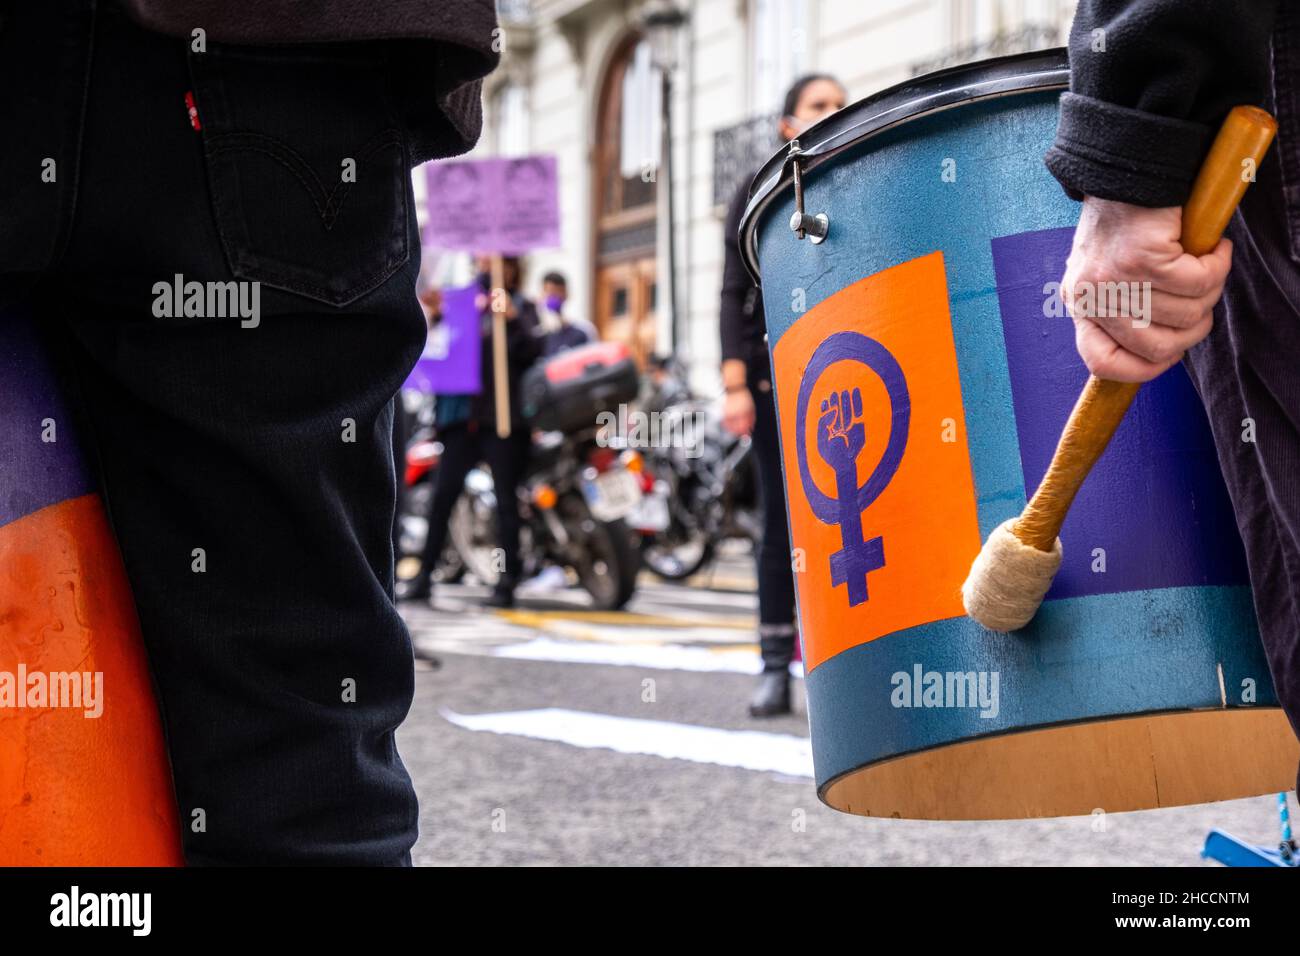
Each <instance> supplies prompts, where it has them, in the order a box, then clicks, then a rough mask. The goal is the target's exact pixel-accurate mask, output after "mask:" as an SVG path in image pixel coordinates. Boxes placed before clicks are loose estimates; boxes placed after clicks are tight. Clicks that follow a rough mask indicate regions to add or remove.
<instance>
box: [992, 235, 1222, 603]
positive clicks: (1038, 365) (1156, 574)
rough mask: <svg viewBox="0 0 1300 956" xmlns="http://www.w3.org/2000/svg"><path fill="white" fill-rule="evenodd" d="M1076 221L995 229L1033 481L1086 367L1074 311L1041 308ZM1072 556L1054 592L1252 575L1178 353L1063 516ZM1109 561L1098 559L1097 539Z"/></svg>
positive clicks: (1022, 435) (1023, 453)
mask: <svg viewBox="0 0 1300 956" xmlns="http://www.w3.org/2000/svg"><path fill="white" fill-rule="evenodd" d="M1073 236H1074V230H1073V229H1070V228H1065V229H1045V230H1042V231H1039V232H1026V233H1021V234H1019V235H1014V236H1005V237H1003V238H1000V239H994V240H993V243H992V247H993V267H994V271H995V273H996V275H997V289H998V303H999V305H1000V307H1001V311H1002V330H1003V335H1004V337H1005V340H1006V349H1007V367H1008V371H1009V372H1010V375H1011V399H1012V404H1013V405H1014V406H1015V416H1016V430H1017V433H1018V437H1019V441H1020V461H1021V467H1022V469H1023V472H1024V478H1025V489H1026V491H1027V492H1028V493H1032V492H1033V490H1034V489H1035V488H1037V487H1038V483H1039V482H1040V481H1042V479H1043V475H1044V473H1046V471H1047V466H1048V464H1049V463H1050V462H1051V459H1052V453H1053V452H1054V451H1055V450H1056V442H1057V439H1058V438H1059V437H1060V435H1061V429H1062V428H1063V427H1064V426H1065V422H1066V419H1068V418H1069V416H1070V410H1071V409H1072V408H1073V407H1074V403H1075V400H1076V399H1077V398H1078V397H1079V392H1080V390H1081V389H1082V388H1083V385H1084V382H1085V381H1087V378H1088V370H1087V368H1086V367H1085V366H1084V364H1083V361H1082V360H1081V359H1080V358H1079V357H1078V354H1077V353H1076V352H1075V348H1074V323H1073V322H1071V321H1070V319H1069V317H1068V316H1063V317H1055V318H1052V317H1047V316H1045V315H1044V314H1043V303H1044V299H1045V298H1046V293H1045V292H1044V286H1045V285H1046V284H1047V283H1049V282H1059V281H1060V279H1061V276H1062V274H1063V273H1064V272H1065V260H1066V257H1067V256H1068V255H1069V254H1070V244H1071V242H1072V240H1073ZM1061 545H1062V547H1063V548H1064V550H1065V558H1064V561H1063V563H1062V565H1061V570H1060V573H1059V574H1057V576H1056V582H1055V583H1054V584H1053V585H1052V589H1051V590H1050V591H1048V592H1047V597H1048V598H1066V597H1077V596H1082V595H1088V594H1111V593H1115V592H1120V591H1139V590H1146V589H1149V588H1167V587H1180V586H1190V585H1207V584H1208V585H1223V584H1245V583H1246V582H1247V574H1246V561H1245V554H1244V553H1243V551H1242V546H1241V539H1240V537H1239V536H1238V534H1237V525H1236V522H1235V521H1234V519H1233V515H1232V505H1231V503H1230V501H1229V499H1228V492H1227V490H1226V489H1225V488H1224V485H1223V478H1222V476H1221V475H1220V473H1219V466H1218V459H1217V458H1216V456H1215V451H1214V440H1213V438H1212V437H1211V435H1210V426H1209V422H1208V421H1207V420H1206V417H1205V410H1204V409H1203V408H1202V406H1201V403H1200V400H1199V399H1198V398H1197V395H1196V390H1195V389H1194V388H1193V387H1192V382H1191V379H1190V378H1188V376H1187V372H1186V371H1185V370H1184V369H1183V367H1182V366H1181V365H1175V366H1174V367H1173V368H1171V369H1170V370H1169V371H1168V372H1165V374H1164V375H1161V376H1160V377H1159V378H1157V379H1156V380H1155V381H1153V382H1149V383H1147V384H1146V385H1143V386H1142V388H1141V390H1140V391H1139V392H1138V394H1137V398H1135V399H1134V401H1133V405H1132V407H1130V408H1129V411H1128V414H1127V415H1126V416H1125V418H1124V421H1123V422H1122V423H1121V424H1120V426H1119V428H1118V429H1117V430H1116V432H1115V436H1114V437H1113V438H1112V439H1111V442H1110V445H1109V446H1108V447H1107V449H1106V451H1105V452H1104V453H1103V454H1102V456H1101V458H1100V459H1099V460H1098V461H1097V464H1096V466H1094V467H1093V469H1092V471H1091V473H1090V474H1089V475H1088V480H1087V481H1085V482H1084V483H1083V487H1082V488H1081V489H1080V490H1079V495H1078V497H1077V498H1075V500H1074V505H1073V506H1072V507H1071V508H1070V513H1069V516H1068V517H1067V518H1066V519H1065V524H1064V525H1063V526H1062V528H1061ZM1096 548H1103V549H1105V553H1106V571H1105V573H1099V572H1096V571H1094V569H1093V564H1094V561H1095V560H1096V559H1095V557H1094V549H1096Z"/></svg>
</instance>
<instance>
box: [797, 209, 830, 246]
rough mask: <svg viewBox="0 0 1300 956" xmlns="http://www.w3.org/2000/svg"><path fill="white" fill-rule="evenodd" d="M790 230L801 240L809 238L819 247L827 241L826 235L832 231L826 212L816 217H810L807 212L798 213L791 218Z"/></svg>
mask: <svg viewBox="0 0 1300 956" xmlns="http://www.w3.org/2000/svg"><path fill="white" fill-rule="evenodd" d="M790 228H791V229H792V230H794V234H795V235H796V236H798V237H799V238H800V239H802V238H804V237H805V236H807V237H808V238H809V239H811V240H812V242H813V245H815V246H817V245H821V244H822V243H823V242H825V241H826V234H827V233H828V232H830V231H831V221H830V219H828V218H827V217H826V213H824V212H819V213H818V214H817V215H815V216H810V215H808V214H807V213H806V212H796V213H795V214H794V215H793V216H791V217H790Z"/></svg>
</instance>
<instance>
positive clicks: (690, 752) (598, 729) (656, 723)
mask: <svg viewBox="0 0 1300 956" xmlns="http://www.w3.org/2000/svg"><path fill="white" fill-rule="evenodd" d="M442 716H443V717H444V718H446V719H447V720H448V721H449V722H450V723H452V724H455V725H456V726H457V727H463V728H465V729H466V730H477V731H487V732H488V733H493V734H506V735H511V736H518V737H531V738H534V739H536V740H551V741H555V742H558V743H564V744H569V745H570V746H573V747H583V748H586V749H593V750H613V751H616V752H617V753H624V754H645V755H648V756H654V757H664V758H666V759H675V760H689V761H692V762H693V763H707V764H714V765H716V766H722V767H740V768H742V769H744V770H758V771H765V772H769V773H779V774H785V775H786V776H790V777H808V778H811V777H812V775H813V767H812V745H811V744H810V742H809V741H808V738H806V737H795V736H793V735H791V734H771V733H765V732H763V731H757V730H724V729H721V728H717V727H701V726H698V725H694V724H674V723H669V722H668V721H662V720H642V719H640V718H636V717H611V716H608V715H606V714H592V713H587V712H585V711H579V710H566V709H564V708H559V707H547V708H543V709H540V710H516V711H505V712H501V713H494V714H457V713H455V712H454V711H450V710H446V709H443V710H442Z"/></svg>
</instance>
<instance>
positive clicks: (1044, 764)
mask: <svg viewBox="0 0 1300 956" xmlns="http://www.w3.org/2000/svg"><path fill="white" fill-rule="evenodd" d="M1297 764H1300V743H1298V742H1297V740H1296V736H1295V734H1294V733H1293V732H1292V730H1291V725H1290V724H1289V723H1288V722H1287V719H1286V715H1285V714H1283V713H1282V711H1281V710H1280V709H1278V708H1276V707H1261V708H1259V709H1233V710H1203V711H1182V712H1178V713H1165V714H1154V715H1149V716H1143V717H1129V718H1120V719H1115V720H1105V721H1098V722H1092V723H1080V724H1068V725H1064V726H1060V727H1048V728H1044V729H1041V730H1032V731H1027V732H1025V733H1015V734H1004V735H1000V736H996V737H985V738H981V739H979V740H969V741H965V742H963V743H957V744H951V745H949V746H946V747H937V748H935V749H933V750H925V751H921V752H920V753H915V754H910V755H908V756H904V757H895V758H893V759H890V760H884V761H881V762H879V763H876V764H872V765H870V766H867V767H862V768H861V769H858V770H854V771H851V772H849V773H846V774H843V775H841V776H840V777H838V778H836V779H835V780H833V781H831V782H830V783H829V784H827V785H826V786H825V787H824V788H823V789H822V792H821V798H822V800H824V801H825V802H826V803H827V804H828V805H829V806H831V807H833V808H835V809H836V810H841V811H843V812H845V813H856V814H860V815H862V816H868V817H900V818H904V819H915V820H1001V819H1015V818H1023V817H1064V816H1085V815H1088V814H1090V813H1092V812H1093V810H1095V809H1101V810H1104V811H1106V812H1107V813H1116V812H1120V811H1124V810H1150V809H1154V808H1156V807H1177V806H1184V805H1186V804H1190V803H1209V802H1211V801H1213V800H1233V799H1237V798H1239V797H1251V796H1258V795H1260V794H1265V793H1278V792H1281V791H1283V790H1290V789H1291V788H1292V787H1294V786H1295V783H1296V768H1297Z"/></svg>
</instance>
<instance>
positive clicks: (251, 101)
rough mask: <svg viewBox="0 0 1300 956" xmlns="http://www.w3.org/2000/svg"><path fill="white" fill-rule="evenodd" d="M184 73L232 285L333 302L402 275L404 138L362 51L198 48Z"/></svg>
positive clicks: (382, 71) (378, 62)
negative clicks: (190, 81)
mask: <svg viewBox="0 0 1300 956" xmlns="http://www.w3.org/2000/svg"><path fill="white" fill-rule="evenodd" d="M190 69H191V75H192V76H193V78H194V93H195V99H196V102H195V106H196V112H197V120H198V124H199V127H200V131H201V133H202V136H203V146H204V154H205V161H206V165H207V172H208V186H209V191H210V193H211V199H212V209H213V216H214V219H215V222H216V226H217V231H218V233H219V234H220V237H221V243H222V247H223V249H224V251H225V254H226V259H227V262H228V264H229V266H230V270H231V272H232V273H233V274H234V276H235V278H236V279H240V280H246V281H258V282H261V283H263V284H265V285H268V286H272V287H274V288H278V289H283V290H286V291H288V292H293V293H296V294H298V295H303V296H306V297H308V298H311V299H315V300H317V301H320V302H324V303H327V304H329V305H334V306H344V305H347V304H349V303H351V302H353V301H355V300H356V299H358V298H360V297H361V296H363V295H365V294H366V293H368V292H370V291H372V290H373V289H375V288H376V287H378V286H379V285H381V284H382V283H383V282H384V281H385V280H386V279H387V278H388V277H389V276H391V275H392V274H393V273H394V272H396V271H397V270H398V269H399V268H401V266H402V265H403V264H404V263H405V262H406V261H407V258H408V256H409V254H410V249H409V238H408V237H409V232H408V222H409V216H410V215H411V212H412V211H411V210H410V209H409V208H408V195H409V189H408V185H409V184H408V182H407V180H408V168H407V149H406V141H405V135H404V132H403V130H402V127H401V125H400V123H399V122H398V121H397V120H396V118H395V113H394V111H393V110H392V109H391V107H390V97H389V94H388V72H387V69H386V67H385V64H384V62H383V60H382V58H381V57H380V56H379V55H378V53H377V52H376V51H375V48H374V47H373V46H360V47H354V46H346V47H345V46H336V47H322V46H306V47H293V48H277V49H274V50H272V49H262V48H256V47H239V48H234V49H232V48H229V47H221V48H209V50H208V51H207V52H205V53H193V54H191V58H190Z"/></svg>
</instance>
